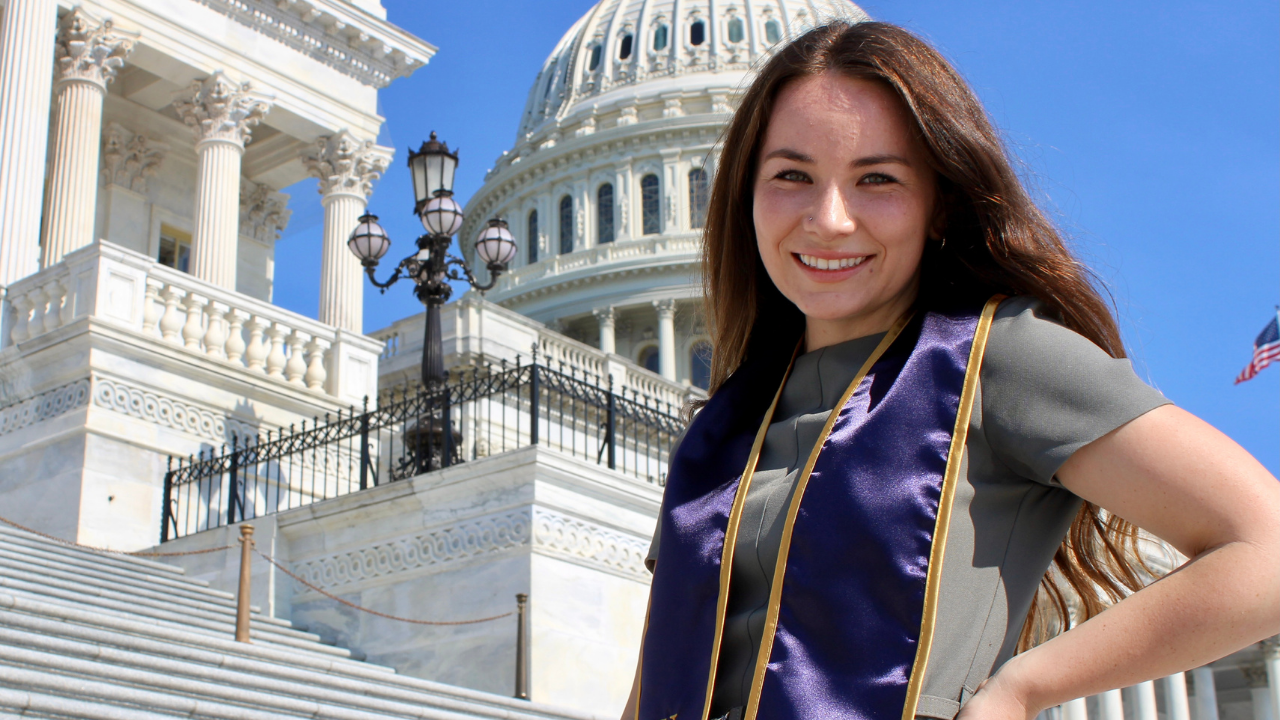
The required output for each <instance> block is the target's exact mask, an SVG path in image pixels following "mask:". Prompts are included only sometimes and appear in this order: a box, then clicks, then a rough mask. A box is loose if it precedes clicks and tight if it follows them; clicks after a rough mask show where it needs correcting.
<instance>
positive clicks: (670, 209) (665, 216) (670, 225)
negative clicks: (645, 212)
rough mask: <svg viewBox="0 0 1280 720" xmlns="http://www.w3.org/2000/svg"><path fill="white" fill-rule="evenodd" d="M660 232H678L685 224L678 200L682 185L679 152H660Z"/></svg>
mask: <svg viewBox="0 0 1280 720" xmlns="http://www.w3.org/2000/svg"><path fill="white" fill-rule="evenodd" d="M662 176H663V177H662V232H664V233H674V232H680V231H681V230H683V229H684V228H685V225H687V224H688V223H686V222H685V221H684V220H683V219H682V218H683V216H684V213H683V212H682V211H681V209H680V206H681V205H682V203H681V202H680V198H681V197H682V196H683V193H682V192H681V188H683V187H684V183H683V182H681V177H680V150H679V148H676V149H673V150H663V151H662Z"/></svg>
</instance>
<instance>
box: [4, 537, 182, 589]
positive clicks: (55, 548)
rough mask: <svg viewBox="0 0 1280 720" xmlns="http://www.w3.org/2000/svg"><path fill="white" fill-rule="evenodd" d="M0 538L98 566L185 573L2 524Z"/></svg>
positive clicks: (170, 567)
mask: <svg viewBox="0 0 1280 720" xmlns="http://www.w3.org/2000/svg"><path fill="white" fill-rule="evenodd" d="M0 536H6V537H4V540H5V541H6V542H13V543H16V544H22V545H26V546H28V547H36V548H40V549H42V550H46V551H49V552H54V553H58V554H62V555H65V556H67V557H71V558H75V557H91V558H100V560H101V562H100V563H99V564H102V565H112V566H116V567H121V568H127V569H134V570H142V569H143V568H146V569H149V570H152V571H155V572H158V573H160V574H165V575H178V576H181V575H184V574H185V573H186V571H184V570H183V569H182V568H180V567H178V566H176V565H167V564H165V563H162V562H158V561H155V560H148V559H146V558H142V557H138V556H135V555H118V554H114V553H99V552H94V551H92V550H89V549H87V548H77V547H74V546H71V545H63V544H62V543H58V542H54V541H52V540H48V539H46V538H42V537H40V536H39V535H35V534H33V533H29V532H26V531H25V530H19V529H17V528H15V527H10V526H9V525H5V524H4V523H0ZM191 582H196V583H202V582H203V581H202V580H192V581H191ZM206 584H207V583H206Z"/></svg>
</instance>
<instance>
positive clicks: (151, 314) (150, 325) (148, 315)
mask: <svg viewBox="0 0 1280 720" xmlns="http://www.w3.org/2000/svg"><path fill="white" fill-rule="evenodd" d="M163 289H164V281H162V280H157V279H156V278H150V277H149V278H147V289H146V294H145V295H143V298H142V333H143V334H144V335H155V334H156V327H157V326H158V325H159V324H160V318H162V317H164V308H163V306H162V305H161V304H160V302H161V301H160V291H161V290H163ZM70 306H71V303H70V302H68V303H67V307H70ZM65 309H66V308H64V311H65ZM63 324H64V325H65V324H66V322H65V321H64V322H63Z"/></svg>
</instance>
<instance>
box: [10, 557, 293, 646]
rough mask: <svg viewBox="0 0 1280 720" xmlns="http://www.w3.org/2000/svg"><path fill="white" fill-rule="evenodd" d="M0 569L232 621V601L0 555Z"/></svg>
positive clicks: (280, 623)
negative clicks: (171, 591) (204, 598)
mask: <svg viewBox="0 0 1280 720" xmlns="http://www.w3.org/2000/svg"><path fill="white" fill-rule="evenodd" d="M0 570H2V571H3V574H4V575H5V576H7V577H10V578H14V579H16V580H24V581H26V582H30V583H35V584H40V585H44V586H47V587H51V588H58V589H61V590H65V591H67V592H74V593H78V594H81V595H84V596H96V597H103V598H108V599H113V600H122V601H126V602H134V603H137V604H138V605H139V606H140V607H151V608H157V609H160V610H166V609H178V610H180V611H181V612H183V614H190V615H191V616H192V617H198V618H202V619H205V620H214V621H222V622H227V621H228V618H229V619H230V620H229V621H230V622H233V623H234V622H235V614H236V607H235V603H234V602H233V603H226V602H220V603H216V604H214V603H210V602H207V601H202V600H196V599H192V598H188V597H185V596H176V597H175V596H173V595H168V594H166V593H164V592H160V591H158V590H150V589H144V588H137V587H128V588H124V589H120V586H119V585H110V584H107V583H106V582H104V581H102V580H101V579H99V578H92V577H87V576H86V577H81V576H80V575H79V574H78V573H67V572H62V571H60V570H56V569H52V568H42V567H39V566H35V567H32V566H24V564H23V563H21V562H13V561H11V560H8V559H7V558H3V557H0ZM250 610H252V611H254V612H259V613H260V612H261V609H260V608H257V607H253V606H250ZM260 617H261V622H263V623H264V624H270V625H275V626H277V627H279V628H281V629H282V630H287V631H290V632H300V631H297V630H295V629H294V628H293V625H292V623H290V622H288V621H286V620H279V619H277V618H273V617H267V616H260Z"/></svg>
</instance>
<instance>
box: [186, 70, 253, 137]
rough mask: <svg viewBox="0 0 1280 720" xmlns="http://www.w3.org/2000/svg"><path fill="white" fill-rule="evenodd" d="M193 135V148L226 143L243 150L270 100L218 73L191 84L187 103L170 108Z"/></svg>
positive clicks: (244, 84) (247, 86) (219, 71)
mask: <svg viewBox="0 0 1280 720" xmlns="http://www.w3.org/2000/svg"><path fill="white" fill-rule="evenodd" d="M173 106H174V109H175V110H177V111H178V115H179V116H180V117H181V118H182V121H183V122H185V123H186V124H187V125H190V126H191V127H192V128H193V129H194V130H195V134H196V145H197V146H198V145H200V144H202V143H206V142H229V143H234V144H236V145H239V146H240V147H244V146H245V145H247V144H248V143H249V139H250V133H251V132H252V128H253V126H254V125H257V124H258V123H259V122H261V121H262V118H264V117H266V114H267V112H269V111H270V110H271V98H269V97H268V96H266V95H263V94H261V93H258V92H256V91H254V90H253V89H252V87H251V86H250V84H249V83H247V82H246V83H239V84H237V83H234V82H232V81H231V79H230V78H228V77H227V76H226V74H225V73H223V72H222V71H221V70H218V71H217V72H215V73H213V74H212V75H210V76H209V77H207V78H205V79H203V80H196V81H195V82H193V83H191V90H190V99H189V100H180V101H178V102H175V103H174V104H173Z"/></svg>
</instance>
